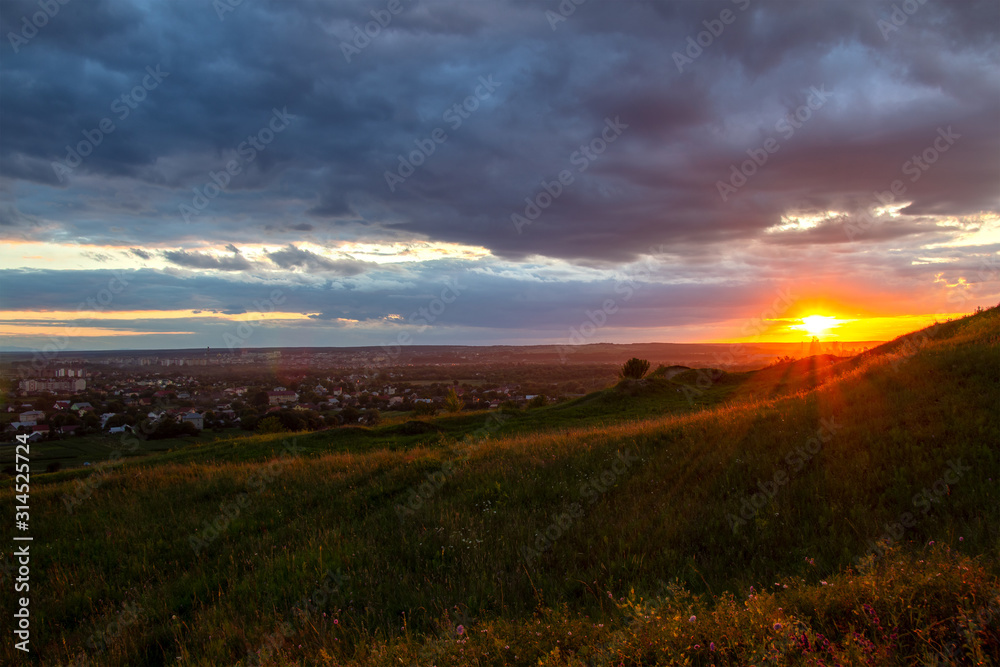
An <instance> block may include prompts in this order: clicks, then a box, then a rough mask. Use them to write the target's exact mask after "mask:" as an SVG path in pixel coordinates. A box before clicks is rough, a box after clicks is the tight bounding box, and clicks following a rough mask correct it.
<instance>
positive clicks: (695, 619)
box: [688, 616, 698, 623]
mask: <svg viewBox="0 0 1000 667" xmlns="http://www.w3.org/2000/svg"><path fill="white" fill-rule="evenodd" d="M697 620H698V617H697V616H692V617H691V618H689V619H688V623H694V622H695V621H697Z"/></svg>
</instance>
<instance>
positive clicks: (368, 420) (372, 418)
mask: <svg viewBox="0 0 1000 667" xmlns="http://www.w3.org/2000/svg"><path fill="white" fill-rule="evenodd" d="M364 420H365V424H367V425H368V426H378V424H379V422H380V421H382V415H381V414H380V413H379V411H378V410H376V409H375V408H371V409H370V410H366V411H365V414H364Z"/></svg>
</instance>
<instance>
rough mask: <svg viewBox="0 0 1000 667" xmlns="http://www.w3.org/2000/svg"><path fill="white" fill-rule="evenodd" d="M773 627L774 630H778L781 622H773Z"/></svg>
mask: <svg viewBox="0 0 1000 667" xmlns="http://www.w3.org/2000/svg"><path fill="white" fill-rule="evenodd" d="M774 629H775V631H778V630H780V629H781V623H775V624H774Z"/></svg>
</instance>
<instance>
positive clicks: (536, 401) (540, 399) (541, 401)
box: [528, 394, 549, 408]
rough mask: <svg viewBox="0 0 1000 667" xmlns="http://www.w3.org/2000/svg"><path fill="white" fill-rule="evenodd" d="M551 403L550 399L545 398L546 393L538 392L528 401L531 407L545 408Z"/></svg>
mask: <svg viewBox="0 0 1000 667" xmlns="http://www.w3.org/2000/svg"><path fill="white" fill-rule="evenodd" d="M548 404H549V400H548V399H547V398H545V394H538V395H537V396H535V397H534V398H532V399H531V400H530V401H528V407H529V408H544V407H545V406H546V405H548Z"/></svg>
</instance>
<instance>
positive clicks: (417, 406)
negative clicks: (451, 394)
mask: <svg viewBox="0 0 1000 667" xmlns="http://www.w3.org/2000/svg"><path fill="white" fill-rule="evenodd" d="M437 411H438V409H437V408H436V407H435V406H434V404H433V403H423V402H421V403H414V404H413V414H414V415H415V416H417V417H433V416H434V415H436V414H437Z"/></svg>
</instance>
